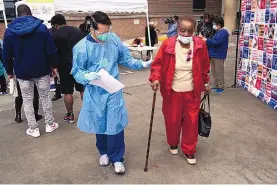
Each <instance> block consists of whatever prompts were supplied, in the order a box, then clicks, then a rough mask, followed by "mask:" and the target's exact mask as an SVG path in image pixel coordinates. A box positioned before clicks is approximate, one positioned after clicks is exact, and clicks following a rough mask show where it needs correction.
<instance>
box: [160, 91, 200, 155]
mask: <svg viewBox="0 0 277 185" xmlns="http://www.w3.org/2000/svg"><path fill="white" fill-rule="evenodd" d="M199 110H200V97H195V96H194V92H193V91H190V92H175V91H173V90H172V92H171V95H170V97H169V99H167V98H166V100H165V99H164V101H163V114H164V118H165V125H166V135H167V142H168V144H169V145H170V146H178V145H179V143H180V133H181V130H182V141H181V148H182V151H183V153H184V154H194V153H195V152H196V144H197V140H198V114H199Z"/></svg>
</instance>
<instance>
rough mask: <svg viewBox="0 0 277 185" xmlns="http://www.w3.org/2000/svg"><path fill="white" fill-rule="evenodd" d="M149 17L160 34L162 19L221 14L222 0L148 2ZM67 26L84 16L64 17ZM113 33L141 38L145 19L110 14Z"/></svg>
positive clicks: (164, 28) (0, 32) (0, 31)
mask: <svg viewBox="0 0 277 185" xmlns="http://www.w3.org/2000/svg"><path fill="white" fill-rule="evenodd" d="M148 4H149V15H150V18H151V19H153V21H157V22H158V26H157V27H158V29H159V30H160V33H165V32H166V31H167V25H166V24H165V23H164V21H163V18H167V17H171V16H173V15H179V16H182V15H191V16H194V17H195V18H196V19H199V18H200V16H201V15H203V13H204V12H214V13H216V14H221V9H222V6H221V4H222V0H148ZM65 16H66V19H67V21H68V25H72V26H76V27H78V26H79V25H80V24H81V23H82V22H83V21H84V17H85V16H86V15H85V14H80V13H78V14H67V15H65ZM110 16H111V18H112V22H113V31H114V32H116V33H117V34H118V35H119V36H120V37H121V38H122V39H124V40H125V39H131V38H136V37H143V36H144V34H145V27H146V17H145V15H143V14H112V15H110ZM4 30H5V28H4V24H3V23H1V24H0V37H1V38H2V36H3V32H4Z"/></svg>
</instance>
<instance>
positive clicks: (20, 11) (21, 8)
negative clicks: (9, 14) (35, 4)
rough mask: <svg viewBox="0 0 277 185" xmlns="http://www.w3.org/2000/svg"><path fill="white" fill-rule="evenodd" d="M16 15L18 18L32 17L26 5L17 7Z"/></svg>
mask: <svg viewBox="0 0 277 185" xmlns="http://www.w3.org/2000/svg"><path fill="white" fill-rule="evenodd" d="M17 15H18V17H20V16H26V15H32V11H31V9H30V7H29V6H28V5H26V4H22V5H19V6H18V7H17Z"/></svg>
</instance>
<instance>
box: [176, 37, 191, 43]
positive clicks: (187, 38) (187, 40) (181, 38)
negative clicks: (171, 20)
mask: <svg viewBox="0 0 277 185" xmlns="http://www.w3.org/2000/svg"><path fill="white" fill-rule="evenodd" d="M177 39H178V40H179V41H180V42H182V43H183V44H189V43H191V42H192V40H193V39H192V36H191V37H184V36H181V35H178V37H177Z"/></svg>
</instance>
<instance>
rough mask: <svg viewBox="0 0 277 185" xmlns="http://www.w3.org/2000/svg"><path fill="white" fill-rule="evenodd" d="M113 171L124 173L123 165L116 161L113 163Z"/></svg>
mask: <svg viewBox="0 0 277 185" xmlns="http://www.w3.org/2000/svg"><path fill="white" fill-rule="evenodd" d="M113 166H114V171H115V173H116V174H124V173H125V167H124V165H123V163H122V162H116V163H114V164H113Z"/></svg>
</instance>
